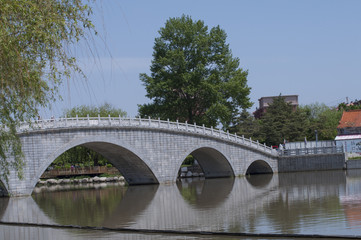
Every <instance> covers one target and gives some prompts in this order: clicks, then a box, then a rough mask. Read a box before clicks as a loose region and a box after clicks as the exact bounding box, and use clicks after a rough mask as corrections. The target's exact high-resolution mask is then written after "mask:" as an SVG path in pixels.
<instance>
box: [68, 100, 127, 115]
mask: <svg viewBox="0 0 361 240" xmlns="http://www.w3.org/2000/svg"><path fill="white" fill-rule="evenodd" d="M88 115H89V117H97V116H98V115H100V116H101V117H108V116H111V117H119V116H120V117H126V116H127V113H126V112H125V111H123V110H122V109H119V108H116V107H114V106H112V105H111V104H109V103H104V104H103V105H101V106H99V107H96V106H87V105H81V106H78V107H73V108H71V109H66V110H65V111H64V117H65V116H67V117H76V116H78V117H86V116H88Z"/></svg>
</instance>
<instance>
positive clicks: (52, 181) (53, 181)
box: [37, 176, 125, 186]
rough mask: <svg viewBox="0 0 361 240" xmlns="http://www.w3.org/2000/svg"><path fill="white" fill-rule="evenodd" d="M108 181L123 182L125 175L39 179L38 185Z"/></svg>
mask: <svg viewBox="0 0 361 240" xmlns="http://www.w3.org/2000/svg"><path fill="white" fill-rule="evenodd" d="M106 182H123V183H125V179H124V177H123V176H119V177H91V178H81V179H47V180H45V181H44V180H39V181H38V183H37V186H45V185H48V186H49V185H59V184H60V185H62V184H64V185H65V184H84V183H106Z"/></svg>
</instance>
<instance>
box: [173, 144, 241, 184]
mask: <svg viewBox="0 0 361 240" xmlns="http://www.w3.org/2000/svg"><path fill="white" fill-rule="evenodd" d="M188 155H192V156H193V157H194V158H195V159H196V160H197V162H198V163H199V165H200V167H201V168H202V170H203V173H204V177H205V178H219V177H233V176H234V172H233V169H232V166H231V164H230V162H229V161H228V159H227V158H226V157H225V156H224V155H223V154H222V153H221V152H220V151H219V150H217V149H215V148H212V147H199V148H195V149H193V150H191V151H190V153H189V154H187V155H185V156H183V159H182V160H181V161H180V162H183V160H184V159H185V158H186V156H188Z"/></svg>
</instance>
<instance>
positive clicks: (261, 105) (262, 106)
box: [253, 95, 298, 118]
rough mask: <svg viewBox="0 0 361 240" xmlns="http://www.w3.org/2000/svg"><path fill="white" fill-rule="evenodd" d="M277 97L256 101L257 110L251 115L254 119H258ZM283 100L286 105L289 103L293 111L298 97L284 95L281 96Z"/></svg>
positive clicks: (262, 98) (296, 105)
mask: <svg viewBox="0 0 361 240" xmlns="http://www.w3.org/2000/svg"><path fill="white" fill-rule="evenodd" d="M278 97H279V96H272V97H261V98H260V99H258V101H259V108H258V109H257V110H256V111H255V112H254V113H253V115H254V117H255V118H260V117H261V116H262V115H263V114H264V113H265V112H266V111H267V108H268V106H269V105H270V104H271V103H273V99H275V98H278ZM281 97H283V98H284V99H285V101H286V102H287V103H290V104H291V106H292V107H293V110H294V111H295V110H296V109H297V107H298V95H284V96H281Z"/></svg>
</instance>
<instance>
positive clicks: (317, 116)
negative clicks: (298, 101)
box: [300, 103, 343, 140]
mask: <svg viewBox="0 0 361 240" xmlns="http://www.w3.org/2000/svg"><path fill="white" fill-rule="evenodd" d="M300 110H301V111H303V112H304V113H305V114H306V116H307V119H308V130H307V133H306V134H307V139H310V140H315V131H316V130H317V135H318V139H319V140H334V139H335V137H336V135H337V126H338V124H339V121H340V120H341V117H342V112H343V109H342V108H341V109H337V108H334V107H328V106H326V105H325V104H319V103H315V104H309V105H305V106H302V107H300Z"/></svg>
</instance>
